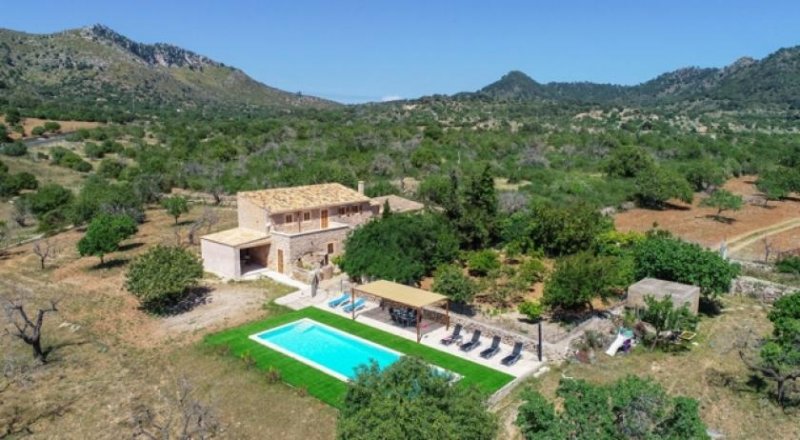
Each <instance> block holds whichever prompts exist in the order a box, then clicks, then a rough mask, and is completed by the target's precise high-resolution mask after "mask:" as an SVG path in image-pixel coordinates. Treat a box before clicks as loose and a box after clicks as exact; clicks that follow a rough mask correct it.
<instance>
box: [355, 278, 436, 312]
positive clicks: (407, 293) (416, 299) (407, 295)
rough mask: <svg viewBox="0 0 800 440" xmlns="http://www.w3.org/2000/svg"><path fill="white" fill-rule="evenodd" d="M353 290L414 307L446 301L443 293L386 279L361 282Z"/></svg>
mask: <svg viewBox="0 0 800 440" xmlns="http://www.w3.org/2000/svg"><path fill="white" fill-rule="evenodd" d="M353 290H355V291H358V292H363V293H365V294H367V295H372V296H377V297H380V298H383V299H385V300H388V301H392V302H395V303H399V304H404V305H407V306H409V307H414V308H421V307H425V306H430V305H433V304H437V303H440V302H442V301H447V297H446V296H444V295H440V294H438V293H433V292H428V291H427V290H422V289H417V288H416V287H411V286H406V285H403V284H398V283H393V282H391V281H386V280H379V281H374V282H371V283H368V284H363V285H361V286H358V287H356V288H354V289H353Z"/></svg>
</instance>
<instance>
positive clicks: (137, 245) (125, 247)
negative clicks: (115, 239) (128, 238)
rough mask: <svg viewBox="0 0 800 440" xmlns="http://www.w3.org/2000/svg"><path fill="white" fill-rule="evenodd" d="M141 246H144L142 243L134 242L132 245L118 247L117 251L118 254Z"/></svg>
mask: <svg viewBox="0 0 800 440" xmlns="http://www.w3.org/2000/svg"><path fill="white" fill-rule="evenodd" d="M142 246H144V243H141V242H138V241H136V242H133V243H127V244H123V245H121V246H120V247H119V251H120V252H125V251H129V250H131V249H136V248H140V247H142Z"/></svg>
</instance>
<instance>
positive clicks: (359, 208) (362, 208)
mask: <svg viewBox="0 0 800 440" xmlns="http://www.w3.org/2000/svg"><path fill="white" fill-rule="evenodd" d="M358 213H359V214H363V213H364V205H358Z"/></svg>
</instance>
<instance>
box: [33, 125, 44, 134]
mask: <svg viewBox="0 0 800 440" xmlns="http://www.w3.org/2000/svg"><path fill="white" fill-rule="evenodd" d="M46 131H47V130H45V129H44V127H43V126H41V125H37V126H36V127H33V128H32V129H31V134H32V135H34V136H42V135H44V134H45V132H46Z"/></svg>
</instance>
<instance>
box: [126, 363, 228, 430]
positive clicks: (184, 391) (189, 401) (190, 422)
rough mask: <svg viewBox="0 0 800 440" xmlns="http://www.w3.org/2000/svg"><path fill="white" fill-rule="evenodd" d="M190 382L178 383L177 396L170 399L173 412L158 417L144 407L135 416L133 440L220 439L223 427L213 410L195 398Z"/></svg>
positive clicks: (182, 379)
mask: <svg viewBox="0 0 800 440" xmlns="http://www.w3.org/2000/svg"><path fill="white" fill-rule="evenodd" d="M194 394H195V393H194V389H193V387H192V386H191V384H190V383H189V381H188V380H187V379H186V378H185V377H182V378H180V379H179V380H178V389H177V392H176V393H175V397H168V398H167V399H165V400H167V404H168V406H169V410H168V411H166V412H165V413H162V414H157V413H156V412H155V411H153V410H152V409H151V408H148V407H146V406H144V405H140V406H138V407H137V408H135V409H134V413H133V438H134V439H138V438H144V439H149V440H170V439H176V440H194V439H198V440H206V439H211V438H214V437H216V435H217V434H219V432H220V431H221V426H220V423H219V421H218V420H217V418H216V417H215V416H214V413H213V412H212V410H211V408H209V407H208V406H206V405H205V404H204V403H202V402H201V401H199V400H197V399H196V398H195V396H194Z"/></svg>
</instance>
